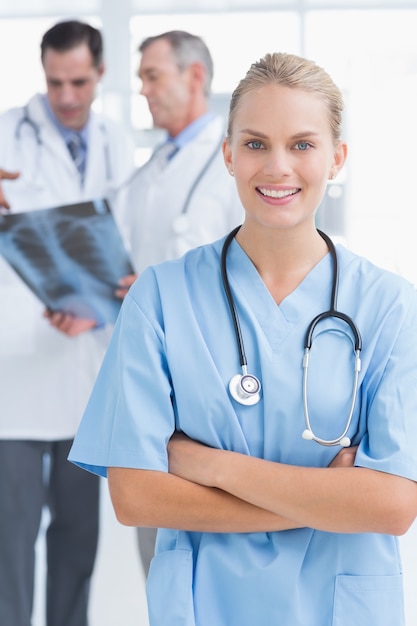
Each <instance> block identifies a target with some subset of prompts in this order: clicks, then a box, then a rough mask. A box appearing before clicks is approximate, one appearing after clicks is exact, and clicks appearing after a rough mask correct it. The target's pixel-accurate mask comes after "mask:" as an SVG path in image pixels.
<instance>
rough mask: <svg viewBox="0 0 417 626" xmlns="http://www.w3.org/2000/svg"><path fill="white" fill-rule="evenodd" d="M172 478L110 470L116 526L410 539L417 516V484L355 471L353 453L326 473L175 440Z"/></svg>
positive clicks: (340, 458) (344, 453) (171, 456)
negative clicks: (379, 535) (371, 534)
mask: <svg viewBox="0 0 417 626" xmlns="http://www.w3.org/2000/svg"><path fill="white" fill-rule="evenodd" d="M168 452H169V473H168V474H165V473H163V472H156V471H148V470H136V469H126V468H109V471H108V478H109V488H110V494H111V498H112V501H113V506H114V509H115V512H116V515H117V517H118V519H119V521H120V522H121V523H123V524H126V525H132V526H151V527H157V528H161V527H162V528H176V529H179V530H190V531H193V530H194V531H201V532H261V531H279V530H288V529H294V528H301V527H311V528H315V529H318V530H323V531H327V532H341V533H362V532H376V533H385V534H392V535H401V534H403V533H405V532H406V531H407V530H408V528H409V526H410V525H411V524H412V522H413V521H414V518H415V516H416V515H417V484H416V483H414V482H413V481H411V480H408V479H406V478H401V477H399V476H394V475H392V474H386V473H383V472H377V471H374V470H370V469H365V468H360V467H354V466H353V463H354V457H355V453H356V449H355V448H347V449H342V450H341V451H340V452H339V453H338V455H337V456H336V458H335V459H334V461H333V462H332V463H331V465H330V466H329V467H327V468H311V467H299V466H292V465H285V464H281V463H274V462H271V461H265V460H263V459H258V458H255V457H250V456H247V455H243V454H239V453H236V452H231V451H228V450H218V449H214V448H209V447H207V446H204V445H202V444H200V443H198V442H195V441H192V440H191V439H188V438H187V437H185V436H184V435H182V434H175V435H174V436H173V437H172V439H171V440H170V442H169V445H168Z"/></svg>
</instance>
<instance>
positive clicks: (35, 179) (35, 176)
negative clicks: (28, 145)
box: [15, 105, 113, 187]
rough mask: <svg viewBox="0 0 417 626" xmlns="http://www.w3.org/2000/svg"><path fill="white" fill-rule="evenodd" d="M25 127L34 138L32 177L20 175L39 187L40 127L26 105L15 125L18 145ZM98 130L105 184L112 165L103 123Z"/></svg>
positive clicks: (111, 173) (109, 177)
mask: <svg viewBox="0 0 417 626" xmlns="http://www.w3.org/2000/svg"><path fill="white" fill-rule="evenodd" d="M25 125H27V126H28V127H29V128H30V130H31V131H32V133H33V136H34V138H35V142H36V154H35V156H34V158H33V169H32V175H31V176H26V175H25V172H22V173H23V176H25V178H26V179H27V183H28V185H33V186H34V187H40V181H39V174H40V171H41V157H42V147H43V141H42V133H41V127H40V125H39V124H38V123H37V122H36V121H35V120H34V119H33V118H32V117H30V113H29V107H28V105H26V106H25V107H23V115H22V117H21V118H20V120H19V121H18V122H17V124H16V130H15V138H16V141H17V142H18V145H19V144H20V142H21V141H22V129H23V127H24V126H25ZM99 128H100V131H101V132H102V134H103V137H104V142H103V150H104V163H105V170H106V181H107V183H110V182H111V180H112V178H113V172H112V165H111V159H110V147H109V141H108V136H107V128H106V125H105V124H104V123H101V124H100V125H99Z"/></svg>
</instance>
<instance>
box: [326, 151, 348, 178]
mask: <svg viewBox="0 0 417 626" xmlns="http://www.w3.org/2000/svg"><path fill="white" fill-rule="evenodd" d="M347 153H348V148H347V144H346V143H345V142H344V141H340V142H339V143H338V145H337V146H336V149H335V153H334V157H333V165H332V167H331V169H330V172H329V179H330V180H333V179H334V178H336V176H337V175H338V173H339V172H340V170H341V169H342V167H343V166H344V164H345V161H346V158H347Z"/></svg>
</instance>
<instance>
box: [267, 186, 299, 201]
mask: <svg viewBox="0 0 417 626" xmlns="http://www.w3.org/2000/svg"><path fill="white" fill-rule="evenodd" d="M259 191H260V192H261V194H262V195H263V196H268V197H269V198H286V197H287V196H293V195H294V194H295V193H297V191H298V189H282V190H275V189H264V188H263V187H259Z"/></svg>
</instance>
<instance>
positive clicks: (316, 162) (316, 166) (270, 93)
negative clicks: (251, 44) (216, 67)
mask: <svg viewBox="0 0 417 626" xmlns="http://www.w3.org/2000/svg"><path fill="white" fill-rule="evenodd" d="M223 150H224V156H225V162H226V165H227V167H228V169H229V171H233V172H234V176H235V179H236V185H237V190H238V193H239V196H240V199H241V202H242V204H243V206H244V208H245V210H246V220H245V221H246V223H248V222H249V223H250V222H256V223H257V224H258V225H263V226H267V227H273V228H292V227H296V226H297V225H299V224H302V223H305V222H306V221H309V222H310V223H314V215H315V212H316V210H317V208H318V206H319V204H320V202H321V200H322V198H323V195H324V192H325V188H326V184H327V181H328V179H329V178H331V177H332V176H333V175H336V174H337V172H338V171H339V170H340V169H341V167H342V166H343V163H344V161H345V158H346V145H345V144H344V143H343V142H338V143H337V144H336V145H335V142H334V139H333V134H332V129H331V124H330V117H329V111H328V108H327V106H326V103H325V102H324V100H323V99H322V98H321V97H320V96H318V95H316V94H315V93H311V92H309V91H305V90H303V89H300V88H289V87H284V86H282V85H276V84H268V85H265V86H263V87H261V88H259V89H257V90H253V91H249V92H248V93H246V94H244V95H243V96H242V98H241V100H240V102H239V105H238V108H237V109H236V112H235V115H234V119H233V123H232V128H231V136H230V137H229V138H228V140H226V141H225V143H224V146H223Z"/></svg>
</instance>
